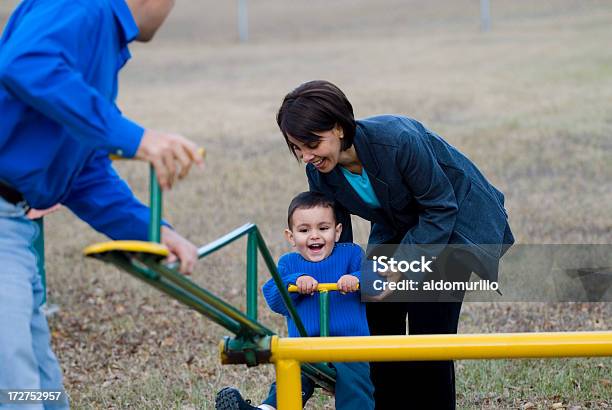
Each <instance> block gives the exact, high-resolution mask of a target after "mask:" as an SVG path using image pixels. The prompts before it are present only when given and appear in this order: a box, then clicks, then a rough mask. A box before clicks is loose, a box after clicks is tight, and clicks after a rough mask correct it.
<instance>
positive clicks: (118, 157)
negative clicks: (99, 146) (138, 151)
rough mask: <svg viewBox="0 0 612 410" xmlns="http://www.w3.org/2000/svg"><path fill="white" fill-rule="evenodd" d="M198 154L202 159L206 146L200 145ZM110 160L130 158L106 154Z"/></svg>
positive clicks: (204, 155)
mask: <svg viewBox="0 0 612 410" xmlns="http://www.w3.org/2000/svg"><path fill="white" fill-rule="evenodd" d="M198 156H199V157H200V158H202V159H204V158H206V148H204V147H200V148H198ZM108 157H109V158H110V159H111V161H118V160H122V159H131V158H126V157H122V156H121V155H117V154H109V156H108Z"/></svg>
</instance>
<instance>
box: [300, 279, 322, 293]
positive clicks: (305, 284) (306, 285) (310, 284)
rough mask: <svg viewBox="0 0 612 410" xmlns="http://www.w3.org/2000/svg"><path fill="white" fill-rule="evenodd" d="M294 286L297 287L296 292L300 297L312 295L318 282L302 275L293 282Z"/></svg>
mask: <svg viewBox="0 0 612 410" xmlns="http://www.w3.org/2000/svg"><path fill="white" fill-rule="evenodd" d="M295 285H296V286H297V287H298V292H300V294H302V295H312V294H313V293H314V292H316V291H317V288H318V287H319V282H317V280H316V279H315V278H313V277H312V276H308V275H302V276H300V277H299V278H297V280H296V281H295Z"/></svg>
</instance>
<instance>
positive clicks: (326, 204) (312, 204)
mask: <svg viewBox="0 0 612 410" xmlns="http://www.w3.org/2000/svg"><path fill="white" fill-rule="evenodd" d="M318 206H320V207H322V208H331V210H332V212H333V213H334V219H335V220H338V218H337V216H336V206H335V202H334V200H333V199H331V198H329V197H327V196H325V195H324V194H322V193H320V192H309V191H306V192H302V193H300V194H297V195H296V196H295V198H293V200H292V201H291V203H290V204H289V209H288V210H287V226H288V227H289V229H292V225H293V221H292V220H291V218H293V214H294V213H295V211H296V210H297V209H312V208H316V207H318Z"/></svg>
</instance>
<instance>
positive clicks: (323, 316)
mask: <svg viewBox="0 0 612 410" xmlns="http://www.w3.org/2000/svg"><path fill="white" fill-rule="evenodd" d="M319 327H320V329H319V330H320V332H321V337H326V336H329V292H328V291H327V290H322V291H320V292H319Z"/></svg>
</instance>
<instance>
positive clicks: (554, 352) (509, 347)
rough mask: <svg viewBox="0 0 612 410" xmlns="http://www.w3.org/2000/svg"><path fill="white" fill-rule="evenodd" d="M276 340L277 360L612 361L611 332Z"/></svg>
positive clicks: (272, 344)
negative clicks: (583, 359)
mask: <svg viewBox="0 0 612 410" xmlns="http://www.w3.org/2000/svg"><path fill="white" fill-rule="evenodd" d="M272 339H273V340H272V343H271V349H272V357H271V360H272V361H279V360H285V359H293V360H297V361H299V362H326V361H334V362H388V361H414V360H419V361H420V360H467V359H470V360H472V359H518V358H545V357H596V356H612V332H547V333H507V334H504V333H498V334H471V335H470V334H464V335H414V336H370V337H363V336H362V337H358V336H353V337H325V338H322V337H301V338H279V339H278V340H274V339H275V337H273V338H272Z"/></svg>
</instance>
